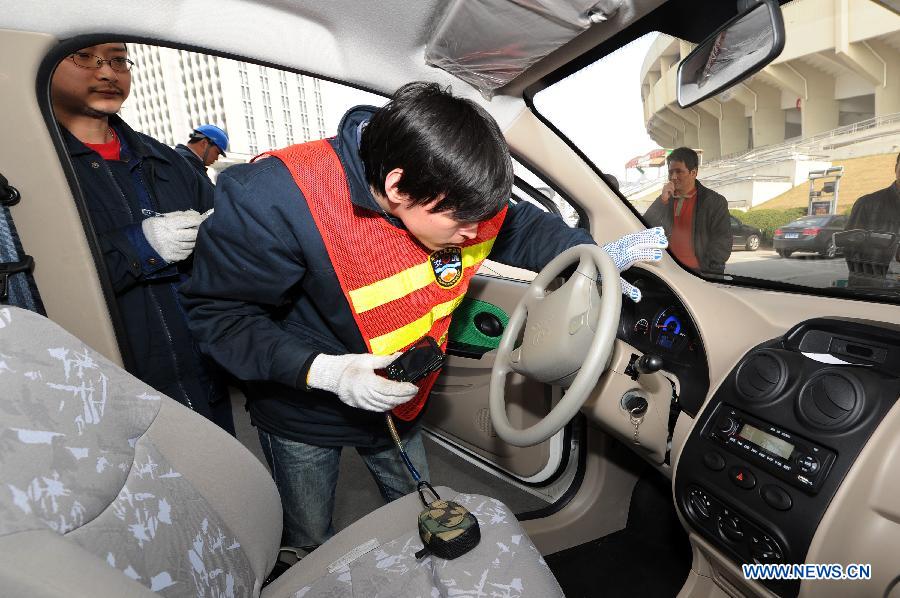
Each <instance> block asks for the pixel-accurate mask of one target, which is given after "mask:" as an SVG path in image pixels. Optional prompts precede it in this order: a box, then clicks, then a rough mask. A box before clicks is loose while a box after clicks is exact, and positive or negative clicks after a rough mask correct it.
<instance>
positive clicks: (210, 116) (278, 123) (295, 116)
mask: <svg viewBox="0 0 900 598" xmlns="http://www.w3.org/2000/svg"><path fill="white" fill-rule="evenodd" d="M128 53H129V56H130V57H131V59H132V60H134V62H135V67H134V69H133V70H132V71H131V72H132V87H131V95H130V96H129V98H128V100H127V101H126V102H125V104H124V105H123V107H122V117H123V118H124V119H125V120H126V121H127V122H128V123H129V124H130V125H131V126H132V127H134V128H135V129H137V130H138V131H141V132H143V133H146V134H148V135H150V136H152V137H154V138H156V139H158V140H160V141H162V142H163V143H166V144H168V145H173V146H174V145H176V144H178V143H186V142H187V139H188V135H190V133H191V130H192V129H193V128H194V127H196V126H198V125H201V124H213V125H216V126H218V127H221V128H223V129H225V131H227V132H228V137H229V141H230V145H229V150H228V158H227V159H220V160H219V161H218V162H217V163H216V164H215V165H214V167H215V168H216V169H217V170H221V169H222V168H224V167H225V166H228V165H230V164H234V163H236V162H246V161H247V160H249V159H250V158H252V157H253V156H256V155H258V154H259V153H261V152H264V151H267V150H269V149H273V148H278V147H284V146H287V145H291V144H294V143H301V142H304V141H309V140H311V139H321V138H323V137H325V136H326V135H327V134H329V133H328V131H327V129H326V116H325V114H326V113H325V106H324V100H323V90H322V85H323V83H322V81H320V80H319V79H316V78H315V77H309V76H307V75H298V74H296V73H289V72H285V71H281V70H278V69H272V68H269V67H264V66H259V65H256V64H252V63H249V62H241V61H236V60H230V59H227V58H220V57H218V56H210V55H207V54H198V53H196V52H188V51H185V50H174V49H171V48H161V47H158V46H149V45H144V44H130V45H129V46H128Z"/></svg>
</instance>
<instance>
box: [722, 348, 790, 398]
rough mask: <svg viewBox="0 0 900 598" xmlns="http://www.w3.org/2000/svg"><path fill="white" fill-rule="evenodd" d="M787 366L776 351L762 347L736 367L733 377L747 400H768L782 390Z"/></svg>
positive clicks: (786, 377)
mask: <svg viewBox="0 0 900 598" xmlns="http://www.w3.org/2000/svg"><path fill="white" fill-rule="evenodd" d="M787 379H788V368H787V364H786V363H785V361H784V358H783V357H781V355H779V354H778V353H776V352H774V351H771V350H769V349H762V350H760V351H757V352H755V353H753V354H752V355H750V356H749V357H748V358H747V359H746V360H745V361H744V363H742V364H741V365H740V367H738V371H737V374H736V375H735V377H734V383H735V385H736V386H737V391H738V393H739V394H740V395H741V396H742V397H744V398H745V399H747V400H748V401H754V402H761V401H770V400H772V399H774V398H775V397H777V396H778V394H779V393H780V392H781V391H782V390H784V385H785V384H787Z"/></svg>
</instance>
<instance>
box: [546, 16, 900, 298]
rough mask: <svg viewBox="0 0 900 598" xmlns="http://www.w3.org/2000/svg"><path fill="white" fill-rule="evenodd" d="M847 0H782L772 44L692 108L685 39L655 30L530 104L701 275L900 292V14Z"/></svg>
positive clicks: (866, 292) (887, 294)
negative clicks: (683, 103)
mask: <svg viewBox="0 0 900 598" xmlns="http://www.w3.org/2000/svg"><path fill="white" fill-rule="evenodd" d="M845 8H846V12H848V13H849V14H844V13H842V12H841V10H844V9H840V10H839V9H838V8H834V9H832V8H828V9H827V10H822V6H821V3H818V2H815V1H813V0H794V1H793V2H790V3H787V4H785V5H784V6H782V12H783V15H784V21H785V28H786V44H785V48H784V51H783V52H782V53H781V55H780V56H779V57H777V58H776V59H775V60H774V61H773V62H772V63H771V64H769V65H768V66H766V67H765V68H764V69H763V70H761V71H759V72H758V73H756V74H755V75H753V76H752V77H750V78H748V79H745V80H744V81H743V82H741V83H738V84H737V85H734V86H732V87H731V88H729V89H727V90H725V91H723V92H721V93H719V94H717V95H716V96H713V97H712V98H709V99H707V100H704V101H703V102H700V103H699V104H697V105H695V106H693V107H691V108H687V109H682V108H680V107H679V106H678V104H677V101H676V72H677V70H678V65H679V63H680V61H681V60H683V59H684V58H685V57H686V56H687V54H688V53H689V52H690V51H691V50H692V49H693V47H694V44H691V43H689V42H686V41H684V40H681V39H678V38H675V37H672V36H669V35H666V34H664V33H658V32H655V33H649V34H647V35H644V36H643V37H640V38H638V39H636V40H634V41H632V42H631V43H629V44H628V45H626V46H623V47H621V48H619V49H618V50H616V51H614V52H612V53H610V54H608V55H606V56H604V57H603V58H601V59H599V60H597V61H596V62H594V63H592V64H589V65H588V66H586V67H584V68H581V69H580V70H578V71H577V72H574V73H572V74H570V75H568V76H567V77H565V78H562V79H560V80H559V81H557V82H556V83H554V84H552V85H550V86H548V87H547V88H545V89H543V90H542V91H540V92H538V93H537V94H536V95H535V96H534V106H535V109H536V110H537V111H538V112H539V113H540V114H541V115H542V116H544V117H545V118H547V119H548V120H549V121H550V122H552V123H553V124H554V125H555V126H556V127H557V128H558V129H559V130H560V131H561V132H562V133H563V134H565V135H566V136H567V137H568V138H569V139H570V140H571V141H572V142H573V143H574V144H575V145H577V146H578V147H579V148H580V149H581V151H582V152H584V154H585V155H586V156H587V157H588V158H589V159H590V160H591V161H592V162H593V163H594V164H595V165H596V166H597V167H598V168H599V169H600V170H601V171H603V172H604V173H605V174H608V175H612V176H614V177H615V178H616V179H618V181H619V182H620V188H619V190H620V192H621V194H622V196H623V197H624V199H625V200H626V201H628V202H629V203H630V204H631V205H632V206H633V207H634V209H635V210H636V211H637V212H638V213H639V214H641V216H642V218H643V219H644V221H645V224H646V225H647V226H664V227H665V228H666V230H667V233H668V234H669V238H670V249H669V251H670V253H671V254H672V255H673V257H675V259H676V260H677V261H678V262H679V263H680V264H681V265H682V266H684V267H686V268H688V269H690V270H692V271H694V272H695V273H696V274H698V275H699V276H703V277H706V278H711V279H715V280H720V281H722V280H724V281H726V282H727V281H729V280H733V281H736V282H739V283H742V282H746V283H750V284H753V283H759V281H761V280H763V281H767V284H769V281H771V282H774V283H786V284H788V285H791V288H792V289H794V290H796V288H797V287H796V285H800V286H801V287H803V288H805V289H807V290H808V291H809V292H812V293H815V292H819V290H820V289H829V290H830V291H833V292H835V293H837V294H842V295H843V294H852V295H857V296H872V294H873V293H875V294H877V295H878V296H880V297H884V298H887V299H888V300H900V261H898V258H900V250H898V246H900V156H898V153H897V152H898V149H900V85H898V84H897V82H896V80H894V82H893V83H891V81H892V78H891V75H890V74H891V73H894V72H897V71H900V51H898V49H897V48H900V16H898V15H896V14H894V13H892V12H890V11H889V10H887V9H885V8H883V7H882V6H880V5H879V4H877V3H876V2H872V1H870V0H860V1H859V2H852V3H849V5H846V7H845ZM810 31H829V32H832V31H834V32H837V33H835V35H833V36H832V35H827V36H825V35H823V36H810V35H809V32H810ZM838 34H840V35H838ZM835 40H838V42H837V43H846V44H847V48H846V49H841V48H836V47H835V43H836V42H835ZM851 54H852V55H854V56H857V58H859V60H854V59H850V58H849V56H850V55H851ZM863 54H865V56H866V59H865V60H863V59H862V58H861V57H862V56H863ZM836 56H838V57H839V58H840V57H844V58H847V59H846V60H844V59H836V58H835V57H836ZM876 56H877V58H876ZM870 59H871V62H869V60H870ZM864 63H865V64H864ZM875 66H878V68H877V69H876V68H874V67H875ZM882 67H883V68H882ZM729 215H730V216H733V217H734V218H736V219H737V220H734V219H733V218H730V217H729ZM835 216H837V217H835ZM741 224H745V225H749V226H741ZM788 228H792V229H793V228H798V229H800V230H786V229H788ZM835 289H840V290H835Z"/></svg>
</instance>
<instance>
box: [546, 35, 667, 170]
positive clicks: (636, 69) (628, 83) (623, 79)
mask: <svg viewBox="0 0 900 598" xmlns="http://www.w3.org/2000/svg"><path fill="white" fill-rule="evenodd" d="M656 36H657V34H656V33H650V34H647V35H645V36H643V37H641V38H639V39H636V40H635V41H633V42H632V43H630V44H628V45H627V46H625V47H623V48H620V49H619V50H617V51H615V52H613V53H612V54H610V55H608V56H606V57H604V58H603V59H601V60H599V61H597V62H595V63H594V64H592V65H590V66H589V67H587V68H584V69H582V70H580V71H578V72H577V73H574V74H573V75H570V76H569V77H567V78H566V79H563V80H562V81H560V82H558V83H556V84H555V85H553V86H551V87H549V88H547V89H545V90H543V91H541V92H540V93H538V94H537V95H536V96H535V98H534V104H535V107H536V108H537V110H538V112H540V113H541V114H543V115H544V116H545V117H546V118H547V120H549V121H550V122H552V123H553V124H554V125H556V127H557V128H558V129H559V130H560V131H562V132H563V134H565V135H566V136H567V137H568V138H569V139H571V140H572V142H573V143H575V145H577V146H578V147H580V148H581V150H582V151H583V152H584V153H585V155H586V156H587V157H588V158H590V159H591V161H592V162H593V163H594V164H595V165H596V166H597V167H598V168H600V169H601V170H603V171H604V172H609V173H611V174H613V175H615V176H616V177H617V178H618V179H619V181H620V182H624V181H625V163H626V162H627V161H628V160H630V159H631V158H634V157H636V156H640V155H643V154H646V153H647V152H649V151H650V150H653V149H657V148H658V147H659V146H658V145H657V144H656V142H654V141H653V140H652V139H650V136H649V135H647V131H646V128H645V126H644V109H643V104H642V100H641V81H640V77H641V65H642V64H643V62H644V57H645V56H646V55H647V50H648V49H649V48H650V44H651V43H653V40H654V39H656ZM628 176H629V180H634V179H635V178H637V176H639V175H638V173H637V172H636V171H634V170H632V171H630V172H629V173H628Z"/></svg>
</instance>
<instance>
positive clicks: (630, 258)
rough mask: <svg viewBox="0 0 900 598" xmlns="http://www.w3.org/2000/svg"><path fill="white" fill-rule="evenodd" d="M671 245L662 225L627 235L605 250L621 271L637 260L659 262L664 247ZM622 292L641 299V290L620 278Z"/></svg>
mask: <svg viewBox="0 0 900 598" xmlns="http://www.w3.org/2000/svg"><path fill="white" fill-rule="evenodd" d="M668 246H669V240H668V239H667V238H666V232H665V231H664V230H663V228H662V227H661V226H657V227H655V228H648V229H645V230H642V231H640V232H637V233H631V234H628V235H625V236H624V237H622V238H621V239H619V240H618V241H613V242H611V243H607V244H606V245H604V246H603V250H604V251H606V253H608V254H609V256H610V257H611V258H612V259H613V262H615V264H616V268H617V269H618V270H619V272H621V271H623V270H627V269H628V268H630V267H631V266H633V265H634V263H635V262H658V261H659V260H661V259H662V252H663V249H665V248H666V247H668ZM619 283H620V284H621V286H622V293H623V294H624V295H626V296H627V297H629V298H630V299H631V300H632V301H634V302H635V303H637V302H638V301H640V300H641V291H640V290H639V289H637V288H636V287H634V286H633V285H631V284H629V283H628V282H627V281H626V280H624V279H622V278H619Z"/></svg>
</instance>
